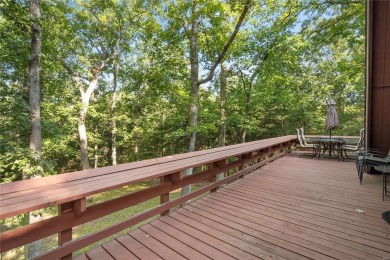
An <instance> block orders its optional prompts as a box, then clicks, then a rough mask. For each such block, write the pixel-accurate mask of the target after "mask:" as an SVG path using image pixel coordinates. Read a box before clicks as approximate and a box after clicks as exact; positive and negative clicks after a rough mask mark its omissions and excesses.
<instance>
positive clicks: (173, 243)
mask: <svg viewBox="0 0 390 260" xmlns="http://www.w3.org/2000/svg"><path fill="white" fill-rule="evenodd" d="M300 155H301V154H300V153H293V154H291V155H288V156H285V157H283V158H280V159H278V160H276V161H274V162H272V163H270V164H268V165H266V166H264V167H262V168H260V169H258V170H256V171H255V172H253V173H252V174H250V175H247V176H245V178H242V179H239V180H237V181H235V182H233V183H231V184H229V185H227V186H225V187H223V188H221V189H219V190H218V191H217V192H215V193H211V194H209V195H207V196H204V197H202V198H200V199H198V200H196V201H194V202H192V203H190V204H189V205H186V206H184V207H182V208H180V209H178V210H176V211H175V212H172V213H171V214H170V215H169V216H165V217H161V218H159V219H156V220H153V221H152V222H150V223H149V224H146V225H144V226H141V227H140V228H138V229H135V230H133V231H131V232H129V233H128V234H127V235H124V236H121V237H119V238H117V239H116V240H113V241H110V242H109V243H106V244H104V245H102V246H100V247H98V248H95V249H93V250H91V251H89V252H87V253H85V255H82V256H78V259H85V258H84V256H86V257H87V258H88V259H102V257H104V258H106V259H111V258H113V259H125V258H126V256H128V257H129V258H128V259H137V258H138V259H387V258H389V259H390V225H389V224H387V223H386V222H385V221H384V220H383V219H382V218H381V213H382V212H383V211H387V210H390V197H387V198H385V201H382V194H381V192H382V191H381V188H382V186H381V185H382V184H381V180H382V179H381V176H380V175H365V176H364V179H363V184H362V185H360V184H359V180H358V177H357V174H356V168H355V164H354V163H353V162H339V161H337V160H331V159H323V158H321V159H319V160H318V159H308V158H303V157H302V156H300Z"/></svg>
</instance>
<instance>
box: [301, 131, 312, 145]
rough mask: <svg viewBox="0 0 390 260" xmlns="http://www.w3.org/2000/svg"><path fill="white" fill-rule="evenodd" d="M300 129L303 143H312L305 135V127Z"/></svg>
mask: <svg viewBox="0 0 390 260" xmlns="http://www.w3.org/2000/svg"><path fill="white" fill-rule="evenodd" d="M299 129H300V130H301V137H302V140H303V143H304V144H305V145H310V144H311V143H310V144H308V143H307V141H308V140H309V139H307V138H306V137H305V134H304V130H303V127H301V128H299Z"/></svg>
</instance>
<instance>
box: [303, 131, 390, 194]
mask: <svg viewBox="0 0 390 260" xmlns="http://www.w3.org/2000/svg"><path fill="white" fill-rule="evenodd" d="M297 139H298V141H299V144H300V146H301V147H303V148H312V150H313V154H312V158H314V157H317V158H318V159H319V158H320V157H322V156H326V157H328V158H337V159H339V161H340V160H344V159H346V158H348V152H355V153H356V168H357V174H358V177H359V180H360V184H362V182H363V175H364V172H365V170H366V168H367V167H374V168H375V170H377V171H379V172H381V173H382V199H383V200H384V198H385V196H387V193H390V192H388V190H387V183H388V182H390V177H389V176H390V151H389V152H388V154H384V153H382V152H380V151H378V150H375V149H365V148H364V129H361V130H360V138H359V141H358V142H357V144H356V145H350V144H347V143H346V141H345V139H343V138H339V137H333V138H331V137H316V138H314V139H313V140H312V142H311V143H308V139H307V138H305V136H304V130H303V128H298V129H297Z"/></svg>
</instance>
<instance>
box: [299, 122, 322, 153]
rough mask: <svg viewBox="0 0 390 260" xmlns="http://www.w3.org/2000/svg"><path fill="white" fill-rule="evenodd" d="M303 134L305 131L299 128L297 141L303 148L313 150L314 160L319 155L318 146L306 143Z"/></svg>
mask: <svg viewBox="0 0 390 260" xmlns="http://www.w3.org/2000/svg"><path fill="white" fill-rule="evenodd" d="M302 133H303V129H302V128H297V139H298V141H299V145H300V147H301V148H311V149H312V150H313V155H312V158H314V156H316V154H317V153H318V145H317V144H308V143H306V142H305V139H304V138H303V136H302Z"/></svg>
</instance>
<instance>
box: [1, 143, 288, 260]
mask: <svg viewBox="0 0 390 260" xmlns="http://www.w3.org/2000/svg"><path fill="white" fill-rule="evenodd" d="M295 143H296V137H295V136H284V137H277V138H271V139H265V140H260V141H255V142H249V143H244V144H237V145H231V146H225V147H220V148H214V149H208V150H203V151H197V152H191V153H185V154H178V155H173V156H166V157H162V158H157V159H152V160H145V161H139V162H133V163H127V164H121V165H117V166H110V167H103V168H98V169H90V170H84V171H79V172H73V173H65V174H60V175H56V176H49V177H43V178H38V179H30V180H23V181H17V182H13V183H8V184H1V185H0V196H1V204H0V219H5V218H9V217H14V216H17V215H20V214H24V213H28V212H30V211H33V210H38V209H43V208H47V207H50V206H56V205H57V206H58V215H57V216H54V217H51V218H48V219H45V220H42V221H39V222H36V223H32V224H29V225H26V226H22V227H18V228H16V229H13V230H9V231H6V232H3V233H1V234H0V244H1V247H0V249H1V252H2V253H3V252H6V251H8V250H11V249H13V248H17V247H20V246H23V245H26V244H28V243H31V242H33V241H36V240H39V239H42V238H44V237H47V236H50V235H53V234H58V241H59V242H58V247H56V248H55V249H53V250H51V251H49V252H46V253H43V254H42V255H40V256H38V257H37V259H56V258H62V259H71V258H72V253H73V252H75V251H77V250H79V249H81V248H84V247H86V246H88V245H91V244H93V243H95V242H97V241H99V240H101V239H104V238H106V237H108V236H110V235H113V234H116V233H118V232H120V231H121V230H124V229H126V228H129V227H131V226H133V225H135V224H137V223H140V222H142V221H144V220H146V219H148V218H150V217H153V216H156V215H158V214H161V215H167V214H169V210H170V209H172V208H173V207H176V206H178V205H180V204H182V203H184V202H186V201H188V200H190V199H192V198H194V197H196V196H199V195H202V194H204V193H206V192H209V191H210V192H214V191H216V190H217V189H218V187H220V186H221V185H223V184H226V183H229V182H231V181H233V180H235V179H237V178H240V177H242V176H244V175H245V174H247V173H250V172H251V171H253V170H255V169H256V168H259V167H261V166H263V165H265V164H267V163H269V162H271V161H273V160H275V159H277V158H279V157H281V156H283V155H285V154H286V153H287V152H289V151H290V150H291V147H292V146H293V145H295ZM199 166H203V167H202V169H204V170H203V171H200V172H197V173H195V174H193V175H189V176H183V171H184V170H186V169H189V168H193V167H199ZM230 170H233V171H234V172H235V173H233V174H231V175H229V176H227V175H226V177H225V178H224V179H222V180H218V181H217V180H216V176H217V175H218V174H220V173H223V172H225V173H226V172H228V171H230ZM156 178H159V179H160V184H158V185H156V186H153V187H150V188H147V189H144V190H141V191H138V192H134V193H131V194H127V195H124V196H122V197H119V198H115V199H112V200H109V201H105V202H102V203H100V204H96V205H93V206H89V207H87V206H86V198H87V197H89V196H91V195H95V194H99V193H102V192H105V191H111V190H115V189H119V188H121V187H123V186H126V185H129V184H135V183H139V182H142V181H146V180H153V179H156ZM204 180H210V182H209V184H207V185H205V186H203V187H202V188H200V189H198V190H196V191H194V192H192V193H190V194H187V195H184V196H181V197H179V198H177V199H174V200H169V192H171V191H174V190H176V189H178V188H181V187H184V186H186V185H189V184H194V183H200V182H203V181H204ZM155 197H160V201H161V203H160V205H159V206H157V207H154V208H151V209H149V210H147V211H145V212H142V213H139V214H136V215H134V216H131V217H129V218H128V219H127V220H125V221H122V222H120V223H116V224H114V225H112V226H110V227H108V228H104V229H102V230H99V231H97V232H94V233H91V234H88V235H85V236H83V237H80V238H77V239H73V240H72V229H73V228H74V227H76V226H78V225H81V224H84V223H87V222H90V221H93V220H96V219H98V218H100V217H104V216H106V215H109V214H111V213H114V212H116V211H119V210H122V209H125V208H128V207H131V206H134V205H136V204H138V203H141V202H144V201H147V200H149V199H152V198H155Z"/></svg>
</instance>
